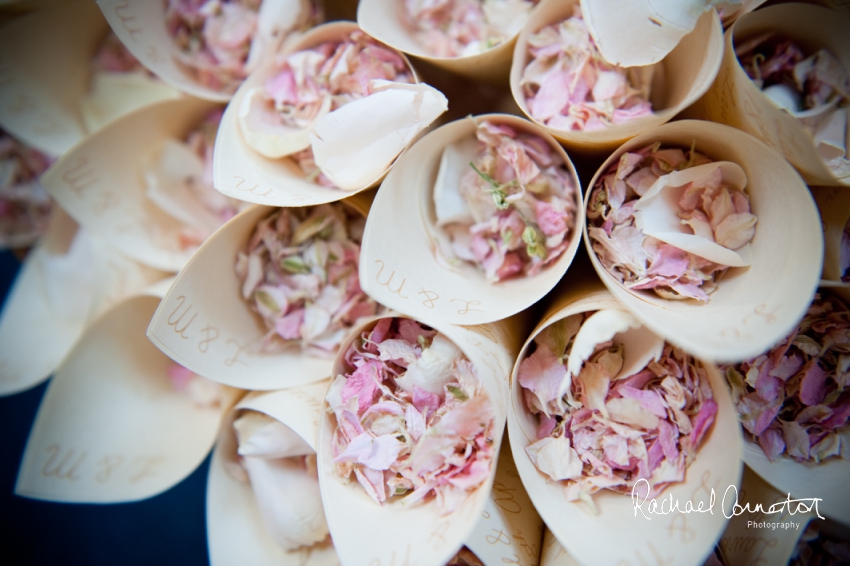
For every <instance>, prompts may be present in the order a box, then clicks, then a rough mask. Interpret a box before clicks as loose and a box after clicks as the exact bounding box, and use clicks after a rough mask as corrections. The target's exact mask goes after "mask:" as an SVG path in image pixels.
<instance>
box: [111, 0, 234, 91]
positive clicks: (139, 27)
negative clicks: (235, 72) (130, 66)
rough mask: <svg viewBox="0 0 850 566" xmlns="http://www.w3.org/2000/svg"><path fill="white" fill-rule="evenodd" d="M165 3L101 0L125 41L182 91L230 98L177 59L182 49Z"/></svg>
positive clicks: (140, 58) (142, 61)
mask: <svg viewBox="0 0 850 566" xmlns="http://www.w3.org/2000/svg"><path fill="white" fill-rule="evenodd" d="M165 4H166V3H165V2H151V1H150V0H97V5H98V6H99V7H100V9H101V11H102V12H103V15H104V17H105V18H106V21H107V22H109V26H110V27H111V28H112V31H114V32H115V35H117V36H118V38H119V39H121V43H123V44H124V45H125V46H127V49H129V50H130V52H131V53H132V54H133V56H135V57H136V59H138V60H139V62H141V63H142V64H143V65H144V66H145V67H147V68H148V69H149V70H150V71H151V72H152V73H154V74H155V75H157V76H158V77H159V78H161V79H162V80H163V81H165V82H166V83H168V84H170V85H171V86H173V87H174V88H176V89H178V90H179V91H181V92H185V93H187V94H191V95H192V96H195V97H197V98H202V99H205V100H214V101H216V102H227V101H228V100H230V98H231V96H232V94H231V93H228V92H225V91H220V90H215V89H211V88H208V87H206V86H203V85H202V84H200V83H199V82H197V81H196V80H195V79H194V78H193V77H192V76H191V74H190V73H189V72H187V71H186V70H184V69H183V68H181V67H180V65H179V64H178V63H177V61H178V60H179V53H180V50H179V49H178V48H177V46H176V45H175V44H174V40H173V39H172V37H171V35H169V33H168V30H167V29H166V26H165Z"/></svg>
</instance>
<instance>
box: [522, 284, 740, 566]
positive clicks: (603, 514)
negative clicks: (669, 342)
mask: <svg viewBox="0 0 850 566" xmlns="http://www.w3.org/2000/svg"><path fill="white" fill-rule="evenodd" d="M600 309H618V310H623V306H622V305H621V304H620V303H619V302H618V301H617V300H616V299H615V298H614V297H613V296H612V295H611V294H610V293H608V292H607V291H605V289H604V288H603V287H602V286H601V285H599V284H598V283H595V284H594V283H593V282H591V281H585V282H584V284H582V285H580V286H577V287H574V288H572V287H571V288H566V289H565V292H564V294H563V295H562V296H559V297H558V299H557V300H556V301H554V302H553V303H552V305H551V306H550V308H549V309H548V312H547V314H546V315H545V316H544V317H543V319H542V320H541V321H540V323H539V324H538V325H537V328H536V329H535V330H534V332H533V333H532V334H531V336H529V338H528V340H527V341H526V343H525V346H524V347H523V349H522V350H521V351H520V354H519V356H518V357H517V362H516V364H515V365H514V370H513V374H512V377H511V384H512V391H511V409H510V411H509V412H508V438H509V439H510V441H511V449H512V451H513V453H514V457H515V461H516V465H517V469H518V470H519V473H520V477H521V478H522V483H523V484H524V485H525V489H526V490H527V491H528V494H529V496H531V500H532V501H533V502H534V506H535V507H537V511H538V512H539V513H540V516H541V517H543V520H544V521H545V522H546V525H547V527H548V528H549V529H550V530H551V531H552V533H553V534H554V535H555V536H556V537H557V539H558V541H559V542H560V543H561V544H562V545H563V546H564V548H565V549H566V550H567V552H568V554H569V555H571V556H572V557H573V558H574V559H575V560H576V561H577V562H578V563H581V564H620V563H623V562H628V563H633V562H634V563H641V562H643V561H645V560H647V559H649V560H658V561H660V562H663V563H665V564H693V565H696V564H702V561H703V560H704V559H705V558H706V556H707V555H708V554H709V553H710V552H711V550H712V549H713V548H714V543H715V541H716V540H717V537H718V536H719V535H720V533H721V532H722V531H723V528H724V527H725V526H726V518H725V517H724V515H723V512H725V513H726V514H727V515H728V514H729V512H730V508H731V505H732V502H731V501H728V500H727V501H726V502H723V501H722V497H723V491H724V490H725V489H726V488H727V486H729V485H734V486H737V485H738V483H739V480H740V477H741V468H742V463H741V450H742V442H743V441H742V438H741V430H740V425H739V424H738V420H737V413H736V411H735V407H734V406H733V404H732V399H731V398H730V396H729V391H728V389H727V386H726V383H725V380H724V378H723V375H722V374H721V373H720V371H718V369H717V368H716V367H715V366H714V365H712V364H710V363H705V362H703V365H704V367H705V368H706V369H707V371H708V377H709V381H710V383H711V389H712V392H713V393H714V400H715V401H716V402H717V415H716V417H715V420H714V424H713V425H712V428H711V429H710V430H709V431H708V433H707V434H706V436H705V438H703V440H702V443H701V445H700V447H699V449H698V451H697V454H696V457H695V459H694V460H693V461H692V462H691V463H690V465H689V466H688V467H687V469H686V470H685V479H684V481H683V482H678V483H671V484H669V485H668V486H667V487H665V488H664V489H663V490H662V491H661V493H660V494H659V495H657V496H656V499H657V500H658V502H659V508H660V503H661V501H662V500H663V501H664V502H665V505H668V506H669V505H671V502H668V499H669V498H672V502H678V505H679V509H680V510H682V511H684V510H685V509H686V505H687V504H689V503H690V504H691V505H693V507H694V508H695V509H696V508H699V506H700V505H702V506H703V507H702V509H703V512H701V513H700V512H696V513H690V514H685V513H683V512H682V513H680V512H677V511H673V512H672V513H669V514H667V515H661V514H657V515H652V514H651V512H649V511H648V510H649V509H650V507H649V504H650V500H644V501H643V503H642V505H641V507H640V509H638V508H637V507H636V506H635V505H636V503H635V502H634V500H633V497H632V496H630V495H625V494H619V493H614V492H610V491H607V490H601V491H598V492H597V493H595V494H593V495H592V496H591V497H592V498H593V503H594V505H595V506H596V509H597V512H596V514H594V513H592V512H591V510H590V509H589V508H588V507H587V506H586V505H585V504H584V503H581V502H570V501H567V498H566V494H565V489H564V485H563V484H562V483H561V482H555V481H551V480H550V478H549V477H548V476H547V475H545V474H543V473H542V472H540V471H539V470H538V469H537V468H536V467H535V465H534V463H533V462H532V461H531V459H530V458H529V457H528V454H527V452H526V450H525V449H526V447H528V446H529V445H530V444H532V443H534V442H536V441H537V440H538V438H537V417H536V416H534V415H532V414H531V413H530V412H529V411H528V410H527V408H526V403H525V398H524V395H523V393H522V388H521V387H520V385H519V379H518V371H519V366H520V362H521V361H522V360H523V359H525V357H526V355H527V353H528V348H529V346H530V345H531V343H532V341H533V340H534V338H536V337H537V336H538V335H539V334H540V332H542V331H543V330H544V329H545V328H547V327H549V326H550V325H551V324H553V323H555V322H557V321H559V320H562V319H564V318H566V317H568V316H571V315H573V314H579V313H583V312H589V311H596V310H600ZM712 489H713V490H714V492H715V495H714V496H712V494H711V490H712ZM639 498H640V496H639V495H638V499H639ZM709 505H712V506H713V512H712V513H707V512H706V510H707V508H708V507H709ZM721 506H722V509H721ZM603 532H609V533H616V536H617V544H615V545H606V544H600V542H599V538H598V533H603ZM671 533H672V535H671ZM649 557H653V558H649Z"/></svg>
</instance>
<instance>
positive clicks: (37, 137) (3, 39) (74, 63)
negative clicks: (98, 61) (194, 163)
mask: <svg viewBox="0 0 850 566" xmlns="http://www.w3.org/2000/svg"><path fill="white" fill-rule="evenodd" d="M151 4H155V2H154V3H151ZM157 5H159V4H157ZM107 29H108V27H107V25H106V22H105V21H104V19H103V17H102V16H101V15H100V13H99V12H98V10H97V8H96V7H95V6H93V5H92V3H91V2H88V1H86V0H75V1H68V2H56V3H54V4H53V5H51V6H48V7H45V8H42V9H41V10H38V11H36V12H34V13H32V14H27V15H25V16H23V17H21V18H19V19H17V20H15V21H14V22H11V23H10V24H9V25H7V26H4V27H3V29H2V32H0V108H2V109H3V112H0V125H1V126H2V127H3V129H5V130H7V131H9V132H10V133H11V134H12V135H14V136H15V137H17V138H19V139H21V140H23V141H24V142H26V143H27V144H29V145H32V146H34V147H36V148H38V149H40V150H41V151H44V152H46V153H49V154H51V155H54V156H59V155H62V154H63V153H64V152H66V151H67V150H68V149H70V148H71V147H72V146H73V145H74V144H76V143H77V142H79V141H80V140H82V139H83V138H84V137H85V136H86V134H88V133H90V131H89V130H88V129H87V127H86V123H85V122H84V121H83V118H82V114H81V112H82V108H83V104H84V103H85V101H86V97H87V94H88V91H89V77H90V75H91V72H90V61H91V58H92V56H93V54H94V53H95V51H96V50H97V47H98V45H99V44H100V40H101V39H102V38H103V36H104V34H105V33H106V31H107ZM178 94H179V93H178V92H177V91H174V90H172V89H169V88H166V87H165V86H164V85H157V84H152V85H151V86H150V87H149V88H148V87H147V86H146V87H145V88H144V90H141V89H138V88H137V89H136V92H135V93H134V99H133V100H126V101H125V100H122V101H120V103H118V101H112V102H113V103H114V106H113V107H112V108H111V113H110V115H109V116H106V118H109V117H113V116H115V115H116V114H123V113H125V112H129V111H131V110H133V109H135V108H139V107H140V106H142V105H145V104H147V103H150V102H154V101H156V100H162V99H164V98H174V97H176V96H178ZM95 125H97V126H100V125H102V124H95Z"/></svg>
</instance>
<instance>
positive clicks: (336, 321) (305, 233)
mask: <svg viewBox="0 0 850 566" xmlns="http://www.w3.org/2000/svg"><path fill="white" fill-rule="evenodd" d="M362 224H363V218H362V217H360V216H359V215H358V214H356V213H354V212H353V211H350V210H349V209H348V208H346V207H345V206H344V205H342V204H339V203H336V204H324V205H320V206H316V207H310V208H284V209H279V210H277V211H276V212H274V213H272V214H271V216H268V217H267V218H264V219H263V220H261V221H260V222H259V223H258V224H257V228H256V230H255V232H254V234H253V235H252V236H251V238H250V240H249V241H248V244H247V246H246V247H245V248H244V249H243V250H242V251H241V252H240V253H239V255H238V256H237V262H236V273H237V275H238V277H239V279H240V281H241V283H242V296H243V297H244V298H245V299H246V300H247V301H248V302H249V304H250V305H251V308H252V309H253V310H255V311H256V312H257V313H259V314H260V316H261V317H262V318H263V321H264V322H265V324H266V327H267V328H268V329H269V333H268V334H267V335H266V337H265V338H264V340H263V346H264V347H265V348H266V349H269V350H273V349H275V348H279V347H280V346H281V345H282V346H284V347H286V346H287V345H290V346H297V347H300V348H302V349H304V350H306V351H307V352H309V353H310V354H311V355H316V356H322V357H329V356H332V355H333V354H334V352H335V351H336V349H337V347H338V346H339V344H340V342H342V339H343V338H344V336H345V333H346V332H347V329H348V328H350V327H351V326H352V325H353V324H354V323H355V322H356V321H357V320H359V319H360V318H363V317H365V316H370V315H373V314H375V313H376V312H377V309H378V305H377V303H376V302H375V301H373V300H372V299H370V298H369V297H367V296H366V294H365V293H364V292H363V291H362V289H360V280H359V276H358V261H359V257H360V242H359V237H358V238H354V237H352V235H354V234H357V235H360V234H362V229H361V227H362Z"/></svg>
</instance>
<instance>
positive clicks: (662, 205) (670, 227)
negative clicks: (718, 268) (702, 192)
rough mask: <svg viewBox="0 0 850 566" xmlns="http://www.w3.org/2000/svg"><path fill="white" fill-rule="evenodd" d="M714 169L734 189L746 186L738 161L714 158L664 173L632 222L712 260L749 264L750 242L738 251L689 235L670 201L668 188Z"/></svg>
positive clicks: (637, 207)
mask: <svg viewBox="0 0 850 566" xmlns="http://www.w3.org/2000/svg"><path fill="white" fill-rule="evenodd" d="M715 169H720V170H721V172H722V174H723V180H724V182H726V183H727V184H731V185H732V186H733V187H734V188H737V189H743V188H744V187H745V186H746V184H747V176H746V174H745V173H744V170H743V169H741V166H740V165H738V164H737V163H732V162H730V161H715V162H713V163H706V164H705V165H697V166H696V167H690V168H688V169H685V170H683V171H675V172H673V173H669V174H667V175H663V176H661V177H659V178H658V180H656V181H655V183H653V185H652V186H651V187H650V188H649V190H647V191H646V193H644V195H643V196H642V197H640V199H639V200H638V201H637V203H636V204H635V213H634V216H635V225H636V226H637V227H638V229H639V230H640V231H641V232H643V233H644V235H646V236H652V237H653V238H656V239H658V240H661V241H662V242H666V243H668V244H670V245H672V246H676V247H677V248H679V249H681V250H684V251H686V252H689V253H692V254H694V255H698V256H699V257H702V258H705V259H707V260H709V261H713V262H714V263H720V264H723V265H728V266H730V267H743V266H747V265H750V264H751V263H752V259H751V254H750V245H749V243H748V244H745V245H744V246H742V247H740V248H738V249H737V250H730V249H729V248H726V247H724V246H721V245H720V244H717V243H715V242H712V241H710V240H708V239H706V238H703V237H702V236H699V235H697V234H690V233H689V232H688V229H687V228H685V227H684V226H683V225H682V223H681V222H680V219H679V216H678V215H677V213H676V209H677V208H678V207H677V206H676V204H675V203H673V202H669V201H670V199H671V197H672V196H673V195H672V194H671V189H676V188H679V187H682V186H684V185H686V184H688V183H690V182H693V181H697V180H699V179H702V178H704V177H705V176H706V175H708V174H709V173H711V172H712V171H714V170H715ZM665 189H667V190H665Z"/></svg>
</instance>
